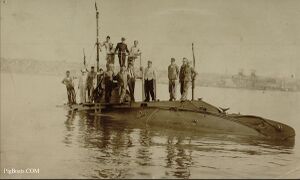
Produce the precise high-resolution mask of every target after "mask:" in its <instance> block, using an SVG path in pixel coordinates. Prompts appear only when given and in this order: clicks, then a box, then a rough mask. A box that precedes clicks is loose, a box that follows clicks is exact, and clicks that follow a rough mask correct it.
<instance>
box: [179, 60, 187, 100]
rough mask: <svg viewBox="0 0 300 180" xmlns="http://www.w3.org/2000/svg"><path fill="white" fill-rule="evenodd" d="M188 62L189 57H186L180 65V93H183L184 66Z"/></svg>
mask: <svg viewBox="0 0 300 180" xmlns="http://www.w3.org/2000/svg"><path fill="white" fill-rule="evenodd" d="M186 63H187V59H186V58H185V57H184V58H183V60H182V65H181V67H180V72H179V83H180V94H181V95H182V94H183V85H184V67H185V65H186Z"/></svg>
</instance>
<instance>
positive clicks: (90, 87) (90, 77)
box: [86, 66, 96, 102]
mask: <svg viewBox="0 0 300 180" xmlns="http://www.w3.org/2000/svg"><path fill="white" fill-rule="evenodd" d="M95 78H96V72H95V67H94V66H92V67H91V71H90V72H89V73H88V74H87V77H86V89H87V93H88V101H89V102H93V91H94V89H95V88H94V87H95Z"/></svg>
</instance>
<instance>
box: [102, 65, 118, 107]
mask: <svg viewBox="0 0 300 180" xmlns="http://www.w3.org/2000/svg"><path fill="white" fill-rule="evenodd" d="M114 76H115V74H114V65H113V64H109V65H108V66H107V70H106V72H105V74H104V84H105V102H106V103H109V102H110V99H111V93H112V90H113V79H114Z"/></svg>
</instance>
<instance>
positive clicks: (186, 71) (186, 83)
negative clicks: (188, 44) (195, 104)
mask: <svg viewBox="0 0 300 180" xmlns="http://www.w3.org/2000/svg"><path fill="white" fill-rule="evenodd" d="M191 64H192V62H191V61H187V64H186V65H185V66H184V68H183V93H182V95H181V101H186V100H187V96H188V90H189V88H190V87H191V85H192V81H194V80H195V78H196V76H197V72H196V71H195V70H194V68H193V67H192V66H191Z"/></svg>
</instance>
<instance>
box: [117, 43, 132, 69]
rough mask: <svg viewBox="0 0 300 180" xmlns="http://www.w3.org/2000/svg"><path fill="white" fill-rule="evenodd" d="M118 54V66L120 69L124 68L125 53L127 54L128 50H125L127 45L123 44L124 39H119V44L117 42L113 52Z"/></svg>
mask: <svg viewBox="0 0 300 180" xmlns="http://www.w3.org/2000/svg"><path fill="white" fill-rule="evenodd" d="M116 52H118V58H119V64H120V68H121V67H122V66H125V62H126V55H127V54H126V52H127V53H129V50H128V48H127V44H125V38H124V37H122V38H121V42H119V43H118V44H117V46H116V49H115V52H114V53H116Z"/></svg>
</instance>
